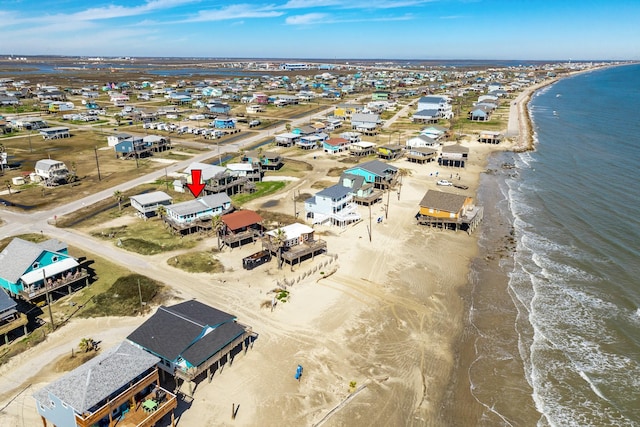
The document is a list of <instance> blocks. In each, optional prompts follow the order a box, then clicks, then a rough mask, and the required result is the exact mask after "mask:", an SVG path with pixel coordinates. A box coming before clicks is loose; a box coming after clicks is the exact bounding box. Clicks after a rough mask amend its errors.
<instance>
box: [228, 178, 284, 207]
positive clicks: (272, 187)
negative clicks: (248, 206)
mask: <svg viewBox="0 0 640 427" xmlns="http://www.w3.org/2000/svg"><path fill="white" fill-rule="evenodd" d="M286 185H287V183H286V182H284V181H263V182H256V191H254V192H253V193H241V194H236V195H234V196H231V201H232V202H233V204H234V205H236V206H242V205H244V204H245V203H247V202H249V201H251V200H254V199H258V198H260V197H264V196H268V195H270V194H273V193H276V192H278V191H280V190H282V189H283V188H284V187H285V186H286Z"/></svg>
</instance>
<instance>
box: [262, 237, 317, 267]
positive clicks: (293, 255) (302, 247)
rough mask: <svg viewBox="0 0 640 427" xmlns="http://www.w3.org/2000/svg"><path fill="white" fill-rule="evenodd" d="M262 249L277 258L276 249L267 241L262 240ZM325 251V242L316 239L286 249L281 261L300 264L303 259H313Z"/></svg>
mask: <svg viewBox="0 0 640 427" xmlns="http://www.w3.org/2000/svg"><path fill="white" fill-rule="evenodd" d="M262 247H263V248H264V249H267V250H269V251H270V252H271V253H272V254H273V256H275V257H277V256H278V248H277V247H276V246H274V245H272V244H271V243H270V242H269V241H268V240H267V239H263V240H262ZM326 251H327V242H325V241H324V240H322V239H317V240H312V241H307V242H304V243H302V244H299V245H296V246H291V247H289V248H286V250H284V251H283V252H282V260H283V261H284V262H288V263H289V264H291V265H293V264H294V261H297V263H298V264H300V262H301V261H302V259H303V258H305V257H309V256H311V257H315V256H316V255H318V254H321V253H322V252H326Z"/></svg>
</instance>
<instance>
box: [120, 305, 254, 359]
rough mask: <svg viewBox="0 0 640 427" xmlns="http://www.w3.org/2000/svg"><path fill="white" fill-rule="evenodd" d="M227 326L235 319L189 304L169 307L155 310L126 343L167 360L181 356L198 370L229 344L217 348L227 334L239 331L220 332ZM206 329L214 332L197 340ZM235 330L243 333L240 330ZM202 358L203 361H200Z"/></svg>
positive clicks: (222, 312)
mask: <svg viewBox="0 0 640 427" xmlns="http://www.w3.org/2000/svg"><path fill="white" fill-rule="evenodd" d="M227 323H235V316H233V315H231V314H229V313H225V312H224V311H220V310H218V309H216V308H213V307H210V306H208V305H205V304H203V303H201V302H198V301H195V300H191V301H186V302H183V303H180V304H177V305H174V306H171V307H164V306H162V307H160V308H158V311H156V312H155V314H154V315H153V316H151V317H150V318H149V319H148V320H147V321H146V322H144V323H143V324H142V325H141V326H140V327H139V328H138V329H136V330H135V331H133V332H132V333H131V334H130V335H129V336H128V337H127V339H128V340H130V341H132V342H134V343H136V344H138V345H140V346H141V347H144V348H146V349H148V350H149V351H150V352H152V353H154V354H157V355H159V356H161V357H163V358H165V359H167V360H171V361H175V360H176V359H177V358H178V357H179V356H182V358H184V359H185V360H187V361H189V362H190V363H192V364H193V365H195V366H197V365H198V364H200V363H201V362H202V361H204V360H206V359H207V358H208V357H209V356H211V355H213V354H215V353H216V352H217V351H218V350H220V348H222V347H224V346H225V345H226V344H227V343H228V342H229V341H226V342H224V343H223V344H222V345H219V343H220V342H221V341H224V340H225V339H227V337H228V335H229V333H230V331H231V332H233V333H235V332H234V331H237V330H238V329H234V328H229V327H228V326H225V327H224V328H222V325H226V324H227ZM209 327H211V328H215V329H214V330H213V331H211V332H209V333H208V334H207V335H205V336H204V337H203V338H201V339H199V337H200V336H201V334H202V333H203V332H204V331H205V329H207V328H209ZM238 327H239V328H240V329H242V330H243V331H244V328H242V326H240V325H238ZM233 333H231V335H233ZM235 336H237V335H235ZM235 336H234V337H233V338H235ZM205 338H206V339H205ZM233 338H231V339H233ZM205 355H206V357H205ZM202 357H204V359H201V358H202ZM193 361H195V362H196V363H194V362H193Z"/></svg>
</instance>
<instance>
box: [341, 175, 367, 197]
mask: <svg viewBox="0 0 640 427" xmlns="http://www.w3.org/2000/svg"><path fill="white" fill-rule="evenodd" d="M345 179H348V180H350V181H351V182H352V185H351V191H352V192H354V193H355V192H357V191H358V190H359V189H360V188H361V187H362V186H363V185H364V177H363V176H360V175H354V174H352V173H347V172H344V173H343V174H342V175H340V183H341V184H342V185H344V181H345Z"/></svg>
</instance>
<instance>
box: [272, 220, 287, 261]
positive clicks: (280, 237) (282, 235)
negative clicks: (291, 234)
mask: <svg viewBox="0 0 640 427" xmlns="http://www.w3.org/2000/svg"><path fill="white" fill-rule="evenodd" d="M286 240H287V233H286V232H285V231H284V230H283V229H282V228H278V229H277V230H276V231H275V236H272V237H271V243H272V244H273V245H274V246H275V247H276V250H277V251H278V269H281V268H282V249H283V248H284V242H285V241H286Z"/></svg>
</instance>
